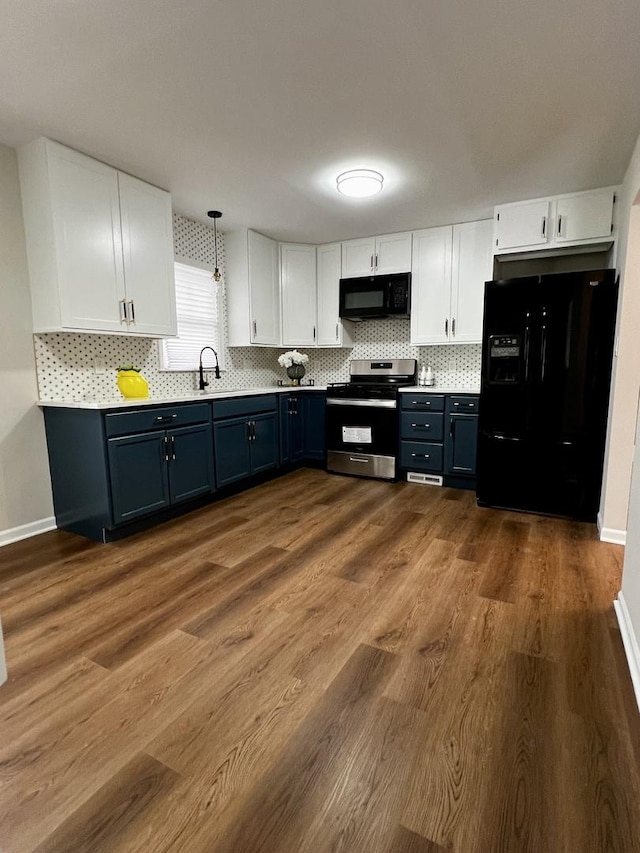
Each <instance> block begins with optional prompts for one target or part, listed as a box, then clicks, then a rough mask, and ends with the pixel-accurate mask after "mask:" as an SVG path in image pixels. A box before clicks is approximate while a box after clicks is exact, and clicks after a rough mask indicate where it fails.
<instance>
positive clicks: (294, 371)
mask: <svg viewBox="0 0 640 853" xmlns="http://www.w3.org/2000/svg"><path fill="white" fill-rule="evenodd" d="M305 372H306V371H305V369H304V364H292V365H291V367H287V376H288V377H289V379H290V380H291V384H292V385H299V384H300V380H301V379H302V377H303V376H304V374H305Z"/></svg>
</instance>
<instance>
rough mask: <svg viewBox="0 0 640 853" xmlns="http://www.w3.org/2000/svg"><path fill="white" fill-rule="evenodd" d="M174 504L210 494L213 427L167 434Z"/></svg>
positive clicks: (201, 427)
mask: <svg viewBox="0 0 640 853" xmlns="http://www.w3.org/2000/svg"><path fill="white" fill-rule="evenodd" d="M167 440H168V442H167V443H168V447H167V450H168V451H169V452H168V453H167V455H168V456H169V493H170V496H171V503H178V502H179V501H187V500H191V499H192V498H197V497H200V496H201V495H208V494H209V493H210V492H212V491H213V489H214V485H215V476H214V469H213V432H212V430H211V424H196V425H195V426H188V427H181V428H178V429H172V430H168V431H167Z"/></svg>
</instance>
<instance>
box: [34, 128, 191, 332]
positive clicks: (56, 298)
mask: <svg viewBox="0 0 640 853" xmlns="http://www.w3.org/2000/svg"><path fill="white" fill-rule="evenodd" d="M18 162H19V167H20V186H21V192H22V205H23V214H24V223H25V234H26V242H27V257H28V262H29V276H30V280H31V293H32V306H33V322H34V331H35V332H54V331H79V332H83V331H84V332H108V333H126V334H138V335H153V336H163V335H175V334H176V319H175V283H174V272H173V232H172V223H171V197H170V196H169V194H168V193H166V192H164V191H163V190H159V189H157V188H156V187H151V186H149V185H148V184H145V183H144V182H142V181H138V180H137V179H135V178H131V177H129V176H128V175H124V174H123V173H120V172H118V171H117V170H116V169H113V168H111V167H110V166H107V165H105V164H104V163H100V162H98V161H97V160H93V159H92V158H91V157H87V156H85V155H83V154H79V153H78V152H77V151H72V150H71V149H69V148H66V147H65V146H63V145H60V144H58V143H56V142H52V141H51V140H48V139H38V140H36V141H35V142H33V143H30V144H29V145H26V146H24V147H23V148H21V149H20V151H19V152H18ZM123 229H124V233H123Z"/></svg>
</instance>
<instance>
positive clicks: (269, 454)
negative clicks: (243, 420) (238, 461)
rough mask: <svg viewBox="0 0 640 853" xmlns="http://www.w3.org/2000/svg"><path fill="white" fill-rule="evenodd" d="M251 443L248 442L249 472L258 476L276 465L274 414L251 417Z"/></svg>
mask: <svg viewBox="0 0 640 853" xmlns="http://www.w3.org/2000/svg"><path fill="white" fill-rule="evenodd" d="M249 420H250V422H251V423H252V424H253V428H252V433H253V435H254V439H253V441H251V442H249V447H250V452H251V471H252V473H253V474H259V473H260V472H261V471H268V470H269V468H275V467H277V465H278V457H279V453H278V419H277V415H276V412H265V413H264V414H261V415H252V417H251V418H250V419H249Z"/></svg>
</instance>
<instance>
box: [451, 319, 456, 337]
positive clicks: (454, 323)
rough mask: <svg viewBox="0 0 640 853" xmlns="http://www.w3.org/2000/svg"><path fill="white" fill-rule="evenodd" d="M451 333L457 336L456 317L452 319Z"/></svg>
mask: <svg viewBox="0 0 640 853" xmlns="http://www.w3.org/2000/svg"><path fill="white" fill-rule="evenodd" d="M451 334H452V335H453V337H454V338H455V336H456V318H455V317H454V318H453V319H452V320H451Z"/></svg>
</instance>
